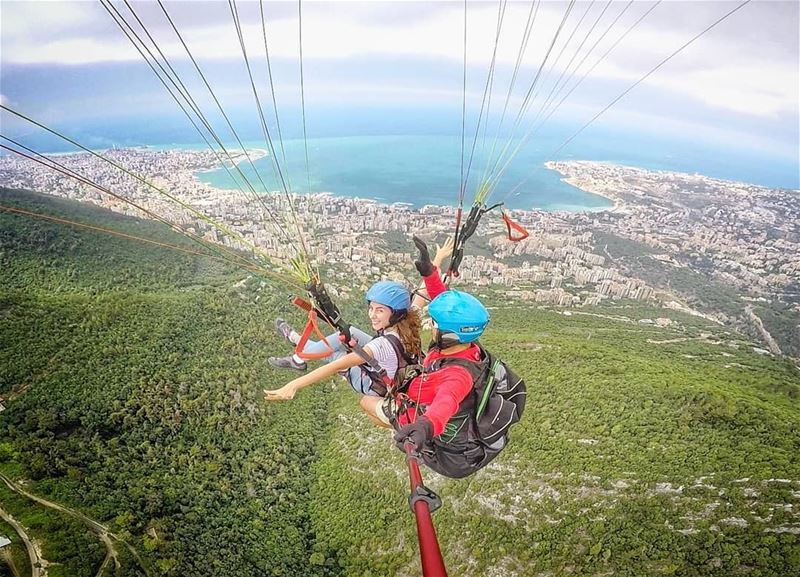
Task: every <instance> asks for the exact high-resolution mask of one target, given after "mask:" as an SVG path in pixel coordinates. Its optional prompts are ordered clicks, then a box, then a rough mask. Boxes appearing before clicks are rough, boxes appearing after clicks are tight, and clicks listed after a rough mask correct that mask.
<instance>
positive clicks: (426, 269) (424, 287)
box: [411, 236, 453, 308]
mask: <svg viewBox="0 0 800 577" xmlns="http://www.w3.org/2000/svg"><path fill="white" fill-rule="evenodd" d="M414 244H415V245H416V246H417V249H418V250H419V260H416V261H414V265H415V266H416V267H417V271H418V272H419V274H420V275H421V276H422V277H423V279H427V278H428V277H430V275H431V274H433V272H436V276H437V278H438V276H439V270H441V268H442V263H443V262H444V260H445V259H446V258H447V257H449V256H450V255H451V254H453V239H452V238H451V237H448V238H447V240H446V241H445V242H444V244H442V245H441V246H439V245H436V256H434V257H433V261H431V260H430V253H429V252H428V246H427V245H426V244H425V242H424V241H423V240H422V239H420V238H418V237H416V236H415V237H414ZM439 281H440V283H441V279H439ZM428 284H429V282H428V280H425V281H424V282H423V283H422V284H421V285H420V290H418V291H417V293H418V294H415V295H414V300H412V301H411V306H412V307H417V308H422V307H423V306H425V301H426V297H428V296H429V295H430V294H431V291H430V290H428ZM442 284H443V283H442ZM437 288H438V289H440V290H436V289H434V292H436V294H438V293H439V292H442V290H446V288H441V287H437ZM436 294H434V295H433V296H434V297H435V296H436ZM423 295H424V296H423Z"/></svg>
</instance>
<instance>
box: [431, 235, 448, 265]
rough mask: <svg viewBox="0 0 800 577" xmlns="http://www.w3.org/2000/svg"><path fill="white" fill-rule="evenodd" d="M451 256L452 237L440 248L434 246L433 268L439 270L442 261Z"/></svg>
mask: <svg viewBox="0 0 800 577" xmlns="http://www.w3.org/2000/svg"><path fill="white" fill-rule="evenodd" d="M451 254H453V237H452V236H448V237H447V240H446V241H444V244H442V245H441V246H439V245H438V244H437V245H436V256H435V257H433V266H436V267H439V268H441V267H442V263H443V262H444V259H446V258H447V257H448V256H450V255H451Z"/></svg>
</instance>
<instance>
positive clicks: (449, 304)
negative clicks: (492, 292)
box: [428, 290, 489, 343]
mask: <svg viewBox="0 0 800 577" xmlns="http://www.w3.org/2000/svg"><path fill="white" fill-rule="evenodd" d="M428 313H429V314H430V315H431V318H432V319H433V321H434V322H435V323H436V326H437V328H438V329H439V331H440V332H442V333H452V334H454V335H455V336H456V337H457V338H458V342H460V343H471V342H472V341H477V340H478V339H479V338H480V336H481V335H482V334H483V331H484V329H486V325H487V324H489V311H487V310H486V307H485V306H483V305H482V304H481V301H479V300H478V299H476V298H475V297H474V296H472V295H471V294H467V293H463V292H460V291H456V290H449V291H445V292H443V293H442V294H440V295H439V296H437V297H436V298H435V299H433V301H432V302H431V304H430V306H428Z"/></svg>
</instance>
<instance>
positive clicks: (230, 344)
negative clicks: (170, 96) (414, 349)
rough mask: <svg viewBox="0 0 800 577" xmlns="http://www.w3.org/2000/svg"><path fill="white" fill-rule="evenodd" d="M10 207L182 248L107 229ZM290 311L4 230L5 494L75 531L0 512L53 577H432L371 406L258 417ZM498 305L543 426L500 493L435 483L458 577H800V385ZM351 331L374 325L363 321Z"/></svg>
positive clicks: (72, 213)
mask: <svg viewBox="0 0 800 577" xmlns="http://www.w3.org/2000/svg"><path fill="white" fill-rule="evenodd" d="M0 201H2V202H0V204H3V205H6V206H11V205H13V206H19V207H26V209H27V210H34V211H36V212H47V213H52V214H57V215H59V216H63V217H65V218H69V219H74V220H80V221H83V222H90V223H92V224H95V225H98V226H105V227H109V228H115V229H116V230H121V231H126V232H129V233H130V234H136V235H139V236H143V237H147V238H153V239H161V240H163V241H166V242H170V243H172V244H181V243H184V242H185V241H183V240H182V239H180V238H178V237H176V236H175V235H174V234H172V233H170V232H169V231H165V230H163V229H162V228H161V227H159V226H157V225H155V224H153V223H150V222H145V221H139V220H136V219H133V218H129V217H123V216H120V215H117V214H113V213H110V212H107V211H105V210H101V209H98V208H96V207H92V206H88V205H85V204H74V203H70V202H68V201H65V200H59V199H54V198H51V197H47V196H44V195H38V194H34V193H27V192H20V191H9V190H6V189H3V190H2V191H0ZM242 281H244V282H242ZM287 295H288V293H287V289H286V288H285V287H276V286H273V285H272V284H270V283H269V282H267V281H261V280H260V279H256V278H252V277H249V276H248V273H245V272H242V271H240V270H237V269H235V268H233V267H229V266H227V265H224V264H222V263H218V262H215V261H211V260H208V259H204V258H202V257H196V256H190V255H185V254H181V253H177V252H174V251H171V250H169V249H165V248H158V247H153V246H148V245H143V244H140V243H136V242H133V241H129V240H125V239H120V238H115V237H110V236H108V235H105V234H102V233H97V232H91V231H86V230H79V229H73V228H70V227H67V226H64V225H58V224H53V223H46V222H42V221H35V220H30V219H27V218H24V217H20V216H17V215H11V214H9V213H6V212H0V343H2V346H1V347H0V395H2V396H3V397H4V398H5V399H6V406H7V409H6V410H5V411H4V412H2V413H0V472H2V473H3V474H4V475H5V476H7V477H8V479H9V482H10V483H11V486H13V487H16V488H18V489H21V490H24V491H26V492H28V493H29V494H31V495H36V496H38V497H40V498H43V499H45V500H46V501H49V502H51V503H54V504H58V505H59V506H62V507H63V508H65V509H66V510H57V509H54V508H51V507H49V506H47V505H45V504H43V503H41V502H36V501H33V500H32V499H31V498H29V497H25V496H24V495H21V494H20V493H15V492H13V491H12V489H11V487H10V486H8V485H5V484H2V485H0V508H2V509H3V510H5V511H7V512H8V513H10V514H11V515H12V516H14V517H15V518H16V519H17V520H18V521H19V522H20V523H21V524H22V525H24V526H25V528H26V530H27V532H28V533H29V535H30V536H31V537H33V538H34V539H36V540H38V541H39V542H40V543H41V544H42V547H41V548H42V557H43V558H44V559H46V560H47V561H49V562H50V563H51V565H50V566H49V567H47V572H48V575H49V576H50V577H53V576H56V577H60V576H67V575H70V576H71V575H75V576H84V575H85V576H94V575H106V576H111V575H115V576H133V575H151V576H156V575H165V576H167V575H170V576H181V577H182V576H195V575H196V576H215V577H216V576H220V577H225V576H241V575H270V576H273V575H274V576H278V575H286V576H331V577H333V576H345V575H347V576H350V575H352V576H367V575H372V576H375V577H377V576H384V575H396V576H411V575H418V574H419V568H418V559H417V546H416V533H415V527H414V519H413V516H412V515H411V513H410V512H409V510H408V505H407V502H406V496H407V491H408V482H407V478H406V477H405V466H404V462H403V457H402V455H401V454H400V453H399V452H398V451H397V450H396V449H394V447H393V444H392V443H391V441H390V438H389V435H388V434H387V432H385V431H379V430H376V429H374V428H373V427H371V426H370V425H369V424H368V423H367V421H366V419H365V418H363V417H362V416H361V415H360V414H359V410H358V408H357V399H356V397H355V395H354V394H352V393H351V392H350V390H349V387H346V386H343V385H342V384H341V383H340V382H338V381H333V382H331V383H329V384H327V385H325V386H319V387H316V388H311V389H307V390H304V391H302V393H300V394H299V395H298V397H297V398H296V399H295V400H294V401H292V402H290V403H283V404H276V405H269V406H267V405H265V403H264V402H263V400H262V396H263V395H262V389H264V388H274V387H277V386H280V385H281V384H282V383H284V382H285V381H286V380H288V379H289V378H291V376H290V375H287V374H286V373H280V372H278V371H276V370H273V369H271V368H270V367H269V365H268V364H267V362H266V359H267V357H268V356H270V355H271V354H275V352H276V351H279V352H281V354H283V352H284V351H286V348H285V345H284V344H282V343H281V341H280V339H279V338H278V336H277V335H276V334H274V331H273V328H272V327H273V319H274V318H275V317H276V316H287V317H288V318H291V319H292V320H293V321H294V322H295V323H296V324H300V323H301V322H302V321H301V319H300V316H299V315H298V314H297V313H296V312H294V311H293V310H291V309H290V307H289V305H288V304H287V300H286V296H287ZM487 304H489V305H490V308H491V309H492V324H491V328H490V330H489V331H487V336H486V338H485V340H484V344H485V345H486V346H488V347H489V348H491V349H492V350H493V351H496V352H497V353H499V354H500V355H502V357H503V358H504V359H505V360H506V361H507V362H509V363H510V364H511V365H513V366H514V367H515V369H516V370H517V371H518V372H519V373H520V374H521V375H522V376H524V377H525V378H526V379H527V381H528V387H529V389H528V390H529V401H528V408H527V410H526V414H525V416H524V418H523V420H522V422H521V423H520V424H519V425H518V426H517V427H516V428H515V429H514V435H513V440H512V444H511V445H510V446H509V448H508V449H507V450H506V452H505V453H504V454H503V455H502V456H501V457H500V458H498V459H497V461H496V462H495V463H493V464H492V465H491V466H489V467H487V468H486V469H485V470H483V471H481V472H479V473H478V474H476V475H475V476H473V477H472V478H470V479H467V480H465V481H452V480H446V479H443V478H441V477H438V476H436V475H434V474H432V473H431V472H430V471H426V470H424V471H423V475H424V476H425V478H426V480H427V482H428V484H429V485H430V486H431V487H432V488H434V489H435V490H437V491H438V492H439V493H440V495H441V496H442V498H443V500H444V506H443V507H442V509H440V510H439V511H437V512H436V513H435V514H434V522H435V523H436V526H437V531H438V534H439V537H440V543H441V546H442V550H443V552H444V556H445V560H446V562H447V564H448V567H449V569H450V573H451V575H463V576H476V577H477V576H483V575H487V576H492V575H495V576H500V575H503V576H506V575H518V576H538V575H586V576H589V575H685V576H692V575H697V576H700V575H719V576H729V575H753V576H755V575H760V576H767V575H773V576H776V577H778V576H780V577H782V576H785V575H793V574H798V573H800V544H798V535H799V534H800V513H799V511H800V461H799V460H798V455H800V372H798V369H797V368H796V367H794V366H793V365H792V364H790V363H789V362H787V361H785V360H778V359H776V358H774V357H771V356H769V355H763V354H760V353H759V352H757V351H756V350H755V349H757V348H758V347H757V346H754V344H753V343H751V342H749V341H748V340H747V339H746V338H745V337H743V336H741V335H739V334H737V333H734V332H731V331H730V330H727V329H725V328H723V327H720V326H719V325H716V324H713V323H708V322H706V321H705V320H704V319H701V318H698V317H692V316H688V315H684V314H682V313H679V312H675V311H666V310H662V309H654V308H648V307H645V306H643V305H642V304H641V303H631V302H625V301H619V302H617V303H616V304H614V305H613V306H612V305H608V306H603V307H587V308H582V309H577V310H571V311H559V310H548V309H544V308H537V307H535V306H533V305H530V306H529V307H528V308H524V309H521V307H516V306H515V307H513V308H512V307H510V306H508V305H506V304H505V303H503V302H499V301H497V302H489V303H487ZM346 310H347V314H348V318H350V319H352V320H353V322H355V323H359V322H363V320H364V313H363V307H362V305H361V304H360V303H350V304H348V305H347V307H346ZM656 319H659V320H658V322H656ZM664 319H668V320H664ZM83 516H85V517H83ZM87 519H89V520H90V521H94V522H95V523H97V524H99V525H101V526H102V527H103V529H99V528H98V527H97V526H94V525H92V524H91V523H90V522H89V521H87ZM7 527H8V526H7V525H2V526H0V528H2V529H3V530H5V531H8V528H7ZM103 535H105V539H103V538H102V537H103ZM13 540H14V543H15V544H14V547H15V549H14V552H13V554H14V559H15V560H20V561H19V564H22V563H24V560H25V557H24V555H20V551H22V550H23V549H20V545H18V543H19V539H18V538H17V537H14V539H13ZM112 552H113V553H112ZM23 566H24V565H23Z"/></svg>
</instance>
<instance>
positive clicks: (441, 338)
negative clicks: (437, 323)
mask: <svg viewBox="0 0 800 577" xmlns="http://www.w3.org/2000/svg"><path fill="white" fill-rule="evenodd" d="M436 333H437V334H436V340H435V341H434V343H435V344H436V347H437V348H438V349H439V350H442V349H447V348H450V347H453V346H455V345H460V344H463V343H462V342H461V341H460V340H458V336H457V335H456V334H455V333H443V332H442V331H440V330H437V331H436Z"/></svg>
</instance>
